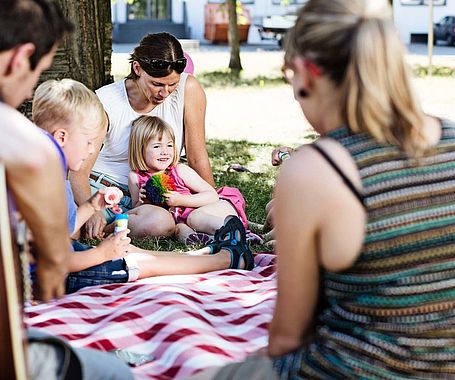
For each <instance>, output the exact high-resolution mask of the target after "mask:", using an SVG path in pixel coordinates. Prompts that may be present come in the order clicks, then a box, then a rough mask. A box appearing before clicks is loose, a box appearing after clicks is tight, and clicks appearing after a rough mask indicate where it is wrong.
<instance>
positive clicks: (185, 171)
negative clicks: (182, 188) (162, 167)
mask: <svg viewBox="0 0 455 380" xmlns="http://www.w3.org/2000/svg"><path fill="white" fill-rule="evenodd" d="M176 170H177V173H178V175H179V176H180V178H181V179H182V180H183V182H184V183H185V185H186V186H187V187H188V188H189V189H190V190H191V192H192V193H193V194H188V195H187V194H179V193H178V192H176V191H172V192H169V193H167V194H165V195H164V196H165V197H166V199H167V201H166V203H167V204H168V205H169V206H181V207H194V208H197V207H202V206H205V205H208V204H210V203H214V202H216V201H217V200H218V199H219V197H218V194H217V192H216V191H215V189H214V188H213V187H212V186H211V185H209V184H208V183H207V182H206V181H204V180H203V179H202V178H201V177H200V176H199V174H198V173H196V171H194V170H193V169H191V168H190V167H189V166H186V165H184V164H177V166H176Z"/></svg>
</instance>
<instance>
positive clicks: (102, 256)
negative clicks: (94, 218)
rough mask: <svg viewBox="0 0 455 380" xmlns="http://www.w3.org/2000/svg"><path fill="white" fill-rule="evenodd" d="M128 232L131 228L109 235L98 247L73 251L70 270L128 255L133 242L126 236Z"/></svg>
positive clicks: (74, 270)
mask: <svg viewBox="0 0 455 380" xmlns="http://www.w3.org/2000/svg"><path fill="white" fill-rule="evenodd" d="M128 233H129V230H124V231H121V232H119V233H117V234H115V235H109V236H108V237H107V238H106V239H104V240H103V241H102V242H101V243H100V244H98V245H97V246H96V247H94V248H92V249H88V250H87V251H79V252H77V253H73V254H72V255H71V259H70V263H69V271H70V272H79V271H81V270H84V269H87V268H90V267H93V266H95V265H99V264H102V263H105V262H106V261H111V260H114V259H118V258H121V257H124V256H126V255H127V254H128V249H129V244H130V243H131V239H130V238H129V237H127V236H126V235H127V234H128Z"/></svg>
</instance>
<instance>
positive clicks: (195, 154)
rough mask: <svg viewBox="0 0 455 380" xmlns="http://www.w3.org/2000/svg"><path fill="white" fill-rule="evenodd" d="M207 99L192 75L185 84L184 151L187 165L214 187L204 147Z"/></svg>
mask: <svg viewBox="0 0 455 380" xmlns="http://www.w3.org/2000/svg"><path fill="white" fill-rule="evenodd" d="M206 106H207V99H206V96H205V92H204V90H203V89H202V86H201V85H200V83H199V82H198V81H197V80H196V78H194V77H193V76H192V75H189V76H188V79H187V80H186V83H185V108H184V115H183V122H184V125H185V128H184V131H185V151H186V156H187V159H188V165H189V166H190V167H191V168H193V169H194V170H195V171H196V172H197V173H198V174H199V175H200V176H201V177H202V178H203V179H204V180H205V181H206V182H207V183H209V184H210V185H211V186H213V187H215V181H214V179H213V174H212V167H211V166H210V161H209V156H208V153H207V147H206V146H205V110H206Z"/></svg>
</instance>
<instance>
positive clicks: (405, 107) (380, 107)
mask: <svg viewBox="0 0 455 380" xmlns="http://www.w3.org/2000/svg"><path fill="white" fill-rule="evenodd" d="M341 88H342V91H341V93H342V95H343V98H342V115H343V118H344V121H345V123H346V125H348V126H349V128H350V129H351V130H352V131H353V132H356V133H358V132H366V133H369V134H370V135H372V136H373V137H374V138H375V139H376V140H377V141H379V142H381V143H390V144H393V145H396V146H398V147H400V148H401V149H402V150H404V151H405V152H406V153H407V154H408V155H409V156H411V157H419V156H421V155H422V154H423V152H424V151H425V149H426V143H425V139H424V138H423V135H422V133H421V129H422V125H423V113H422V111H421V109H420V108H419V106H418V102H417V101H416V99H415V95H414V92H413V90H412V88H411V81H410V78H409V74H408V70H407V67H406V63H405V61H404V52H403V46H402V44H401V42H400V41H399V39H398V36H397V32H396V30H395V28H394V26H393V24H392V22H391V21H389V20H384V19H379V18H365V19H360V20H359V24H358V26H357V28H356V32H355V34H354V37H353V41H352V49H351V57H350V60H349V63H348V65H347V68H346V73H345V77H344V80H343V81H342V83H341Z"/></svg>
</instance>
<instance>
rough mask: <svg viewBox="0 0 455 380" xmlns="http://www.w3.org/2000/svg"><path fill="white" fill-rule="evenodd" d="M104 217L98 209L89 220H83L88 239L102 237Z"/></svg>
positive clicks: (104, 225)
mask: <svg viewBox="0 0 455 380" xmlns="http://www.w3.org/2000/svg"><path fill="white" fill-rule="evenodd" d="M106 224H107V223H106V218H105V217H104V214H103V213H102V212H101V211H99V212H96V213H94V214H93V215H92V216H91V218H90V219H89V220H87V221H86V222H85V225H84V227H85V237H87V238H89V239H102V238H103V236H104V232H103V230H104V227H106Z"/></svg>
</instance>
